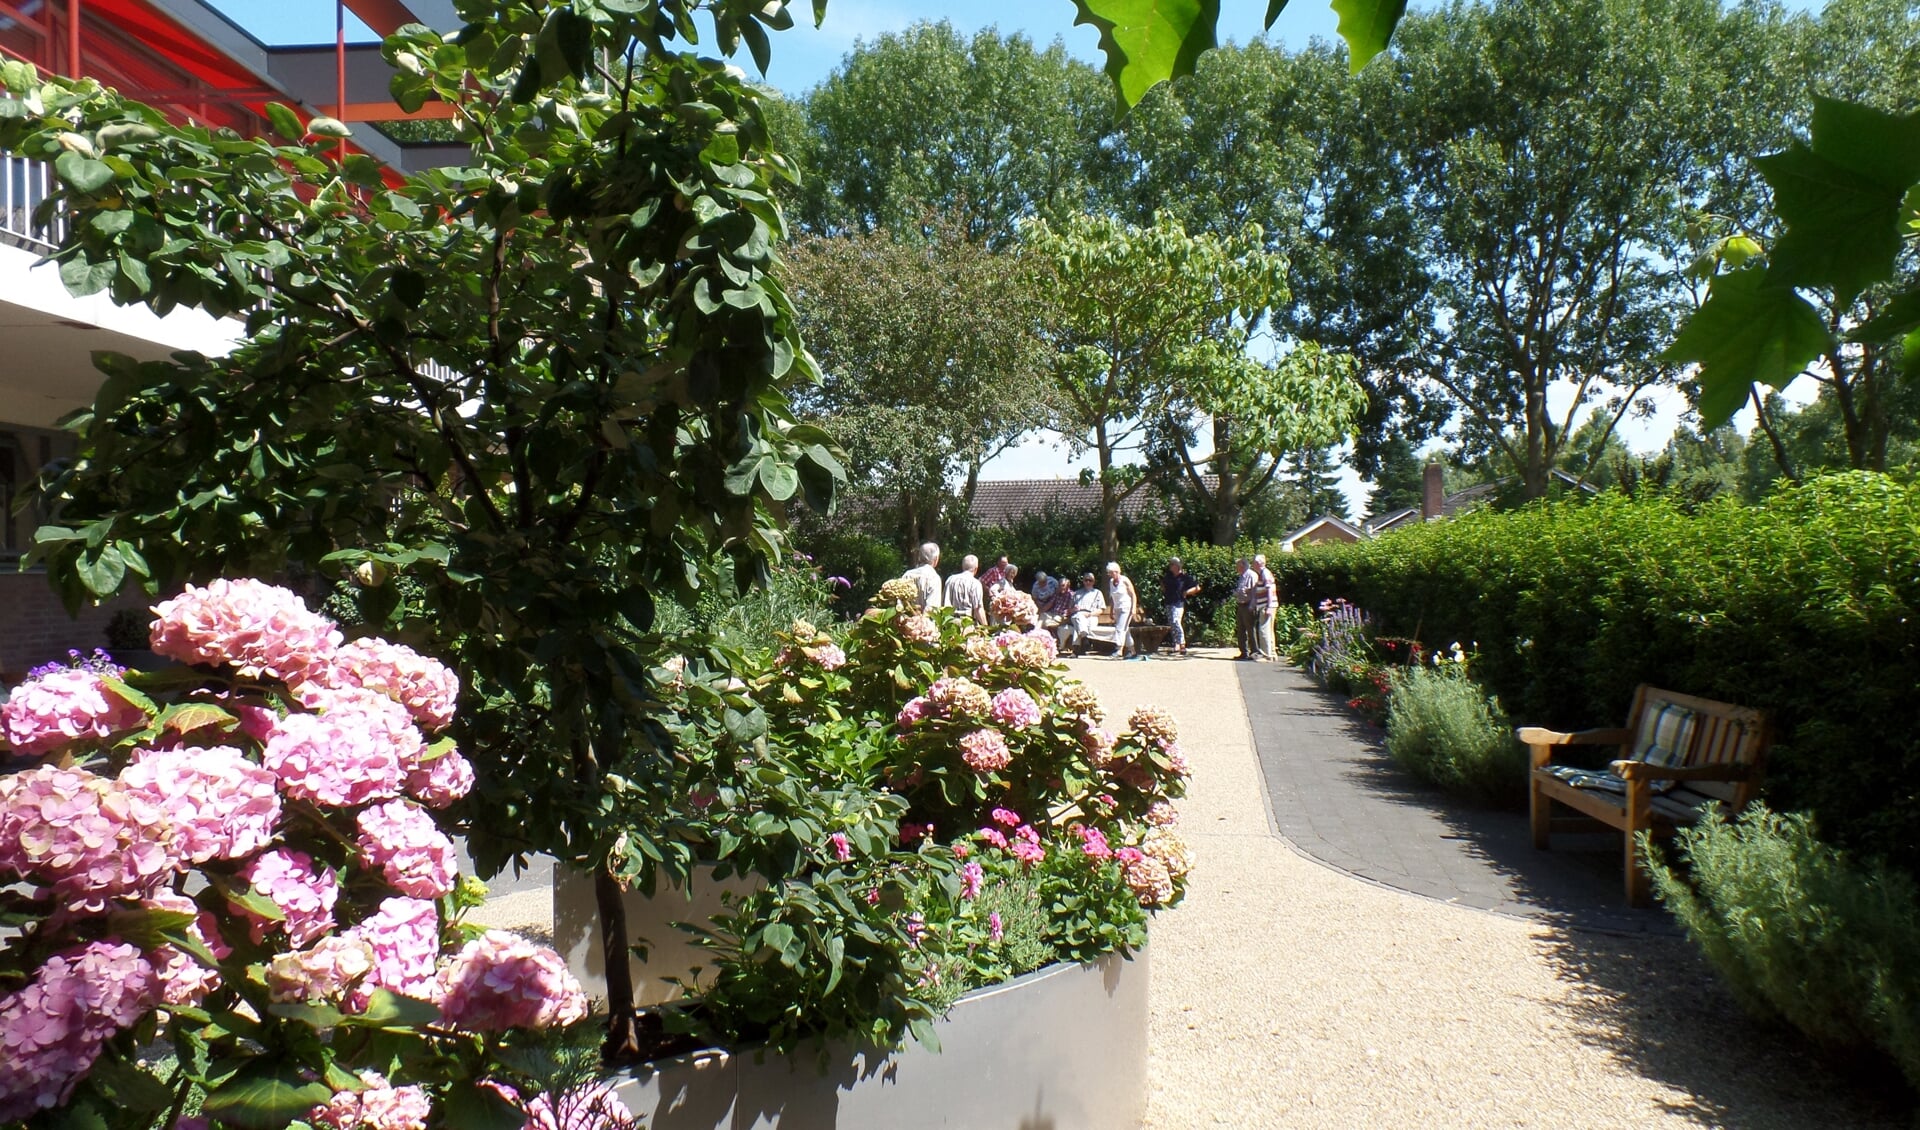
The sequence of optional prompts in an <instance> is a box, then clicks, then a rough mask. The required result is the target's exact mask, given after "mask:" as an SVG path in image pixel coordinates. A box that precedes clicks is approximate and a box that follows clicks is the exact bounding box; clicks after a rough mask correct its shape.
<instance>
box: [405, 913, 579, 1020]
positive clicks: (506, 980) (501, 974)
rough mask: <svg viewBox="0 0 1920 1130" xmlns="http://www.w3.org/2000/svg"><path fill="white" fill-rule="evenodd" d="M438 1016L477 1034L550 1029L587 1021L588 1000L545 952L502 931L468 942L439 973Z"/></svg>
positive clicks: (557, 957)
mask: <svg viewBox="0 0 1920 1130" xmlns="http://www.w3.org/2000/svg"><path fill="white" fill-rule="evenodd" d="M440 990H441V999H440V1014H441V1017H442V1018H443V1019H444V1020H445V1021H446V1022H447V1023H448V1024H450V1025H452V1026H453V1027H456V1028H465V1029H468V1030H469V1031H475V1032H499V1031H504V1030H506V1029H508V1028H551V1027H554V1026H556V1025H567V1024H573V1023H575V1022H577V1021H579V1020H582V1019H584V1018H585V1017H586V1015H587V996H586V994H585V993H584V992H582V991H581V990H580V982H578V981H576V980H575V979H574V977H573V974H572V973H569V972H568V971H567V963H566V961H565V960H564V959H563V958H561V956H560V955H559V954H558V953H555V952H554V951H553V950H552V949H550V948H549V947H547V946H541V945H535V944H534V943H532V942H529V941H526V940H525V939H523V938H518V937H515V936H514V935H512V934H508V933H505V932H504V931H500V930H489V931H487V932H486V933H484V934H482V935H480V936H479V937H478V938H475V939H474V940H473V941H471V942H468V943H467V945H466V948H464V949H462V950H461V951H460V954H459V956H457V957H455V958H454V959H453V960H452V961H451V962H449V963H448V964H447V965H446V967H445V968H443V969H441V971H440Z"/></svg>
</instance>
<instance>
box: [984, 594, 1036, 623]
mask: <svg viewBox="0 0 1920 1130" xmlns="http://www.w3.org/2000/svg"><path fill="white" fill-rule="evenodd" d="M987 610H988V611H989V612H991V613H992V614H993V618H994V620H995V622H997V623H1001V624H1015V625H1018V626H1019V627H1021V628H1034V627H1038V626H1039V624H1040V606H1039V605H1038V604H1035V603H1034V602H1033V598H1032V597H1031V596H1028V595H1027V594H1026V593H1023V592H1021V591H1020V590H1019V589H1016V588H1004V589H1001V590H1000V592H999V593H998V594H996V595H995V596H994V598H993V600H992V601H991V602H990V603H989V604H988V605H987Z"/></svg>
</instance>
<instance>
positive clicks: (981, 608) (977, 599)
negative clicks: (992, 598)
mask: <svg viewBox="0 0 1920 1130" xmlns="http://www.w3.org/2000/svg"><path fill="white" fill-rule="evenodd" d="M979 572H980V559H979V558H978V557H975V556H974V555H973V554H971V553H969V554H967V555H966V556H965V557H962V558H961V559H960V571H959V572H958V573H955V574H954V575H953V576H951V577H948V578H947V607H948V608H951V609H953V610H954V611H955V612H958V613H959V614H960V615H962V616H965V617H967V618H968V619H969V620H972V621H973V622H974V623H976V624H980V625H982V626H984V625H985V624H986V622H987V599H986V594H985V593H983V592H982V591H981V588H980V578H979V576H978V575H977V574H978V573H979Z"/></svg>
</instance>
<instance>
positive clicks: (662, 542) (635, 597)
mask: <svg viewBox="0 0 1920 1130" xmlns="http://www.w3.org/2000/svg"><path fill="white" fill-rule="evenodd" d="M458 8H459V11H460V12H461V14H462V15H463V16H464V17H465V18H466V19H468V20H469V21H471V22H470V23H469V25H468V26H467V27H466V28H465V29H464V30H462V31H461V32H460V33H459V34H457V35H454V36H450V37H447V36H442V35H440V34H439V33H437V32H434V31H431V30H429V29H427V28H424V27H420V26H418V25H410V26H408V27H406V28H403V29H401V31H400V32H399V33H398V34H396V35H395V36H393V37H391V38H389V40H388V41H387V43H386V45H385V48H384V51H385V55H386V57H387V59H388V60H389V61H390V62H391V63H392V64H393V65H394V68H395V76H394V79H393V84H392V85H393V93H394V97H395V98H396V100H397V101H398V102H399V103H400V104H401V105H402V106H405V107H408V108H414V107H418V106H419V105H421V104H423V103H424V102H426V101H427V100H430V99H434V100H439V101H443V102H446V103H449V104H451V105H452V106H453V108H454V110H455V118H454V122H455V126H456V128H457V129H458V131H459V134H460V136H461V137H462V138H463V139H465V140H466V141H468V142H469V143H470V144H471V147H472V153H471V157H470V159H469V161H468V163H467V164H466V165H465V166H464V167H459V168H449V169H438V170H433V171H430V172H426V173H420V174H416V175H412V176H409V177H406V178H399V177H396V176H395V175H393V174H392V173H391V172H390V171H388V170H384V169H382V168H380V167H379V166H378V165H377V164H376V163H375V162H374V161H372V160H370V159H369V158H367V157H365V156H364V155H360V154H356V153H352V152H349V151H348V150H347V149H346V147H345V145H344V144H343V143H341V142H340V141H339V140H337V139H339V138H341V137H342V136H344V135H345V134H346V133H347V128H346V127H345V126H344V125H342V124H341V123H339V122H335V121H331V120H328V119H313V120H311V121H302V120H301V119H300V117H299V116H298V115H296V114H295V113H294V112H293V111H291V110H289V109H287V108H286V107H284V106H277V105H275V106H269V107H268V115H269V117H270V118H271V119H272V122H273V125H274V127H275V130H276V132H277V133H278V134H279V135H280V136H279V137H277V138H274V137H260V138H241V137H238V136H236V135H234V134H232V133H230V132H225V131H210V130H206V129H202V128H198V127H193V126H184V127H183V126H176V125H174V124H172V123H170V122H168V121H167V120H165V119H164V118H163V117H162V116H161V115H160V114H158V113H157V112H155V111H153V110H152V109H150V108H147V107H145V106H141V105H139V104H136V103H132V102H128V101H126V100H124V99H122V98H120V97H118V96H117V95H115V94H114V93H112V92H111V91H108V90H105V89H102V88H101V87H100V86H99V85H98V84H97V83H95V82H93V81H91V80H69V79H61V78H43V77H42V76H40V75H38V74H37V73H36V72H35V71H34V70H33V68H32V67H31V66H28V65H27V64H24V63H20V62H16V61H7V62H5V63H4V64H0V81H3V82H4V87H5V90H4V96H0V148H3V149H6V150H8V151H12V152H17V153H21V154H25V155H27V156H29V157H34V158H39V159H44V160H47V161H50V162H51V163H52V166H53V170H54V173H55V175H56V177H57V183H58V190H57V191H56V192H55V193H54V194H53V195H52V196H51V197H50V198H49V200H48V201H47V203H46V205H45V212H43V214H42V219H45V218H46V214H48V213H52V212H55V211H57V212H59V213H61V214H62V215H63V216H64V218H65V219H66V221H67V222H66V223H65V224H64V225H63V226H62V227H61V228H60V229H59V231H60V232H61V233H62V235H61V239H62V243H61V245H60V247H59V249H58V250H57V251H56V252H54V254H53V255H52V258H53V259H54V260H56V261H57V262H58V263H59V271H60V277H61V279H62V280H63V281H64V282H65V283H66V285H67V286H68V288H69V289H71V290H72V291H74V292H75V293H77V294H92V293H96V292H102V291H104V292H106V293H108V294H109V295H110V296H111V297H112V298H113V299H114V300H115V301H117V302H121V303H129V304H132V303H139V304H144V305H146V306H148V307H150V308H152V309H153V310H154V311H156V312H158V313H162V314H164V313H166V312H167V311H169V310H171V309H173V308H174V307H177V306H195V307H199V308H200V309H203V310H205V311H207V312H208V313H211V314H213V315H216V316H227V315H238V316H243V317H244V318H245V319H246V324H247V330H248V335H249V336H248V339H247V340H246V341H245V342H244V343H243V344H242V345H241V346H240V347H239V348H238V349H236V350H235V351H234V352H233V353H232V354H231V355H230V356H227V357H224V358H217V359H216V358H207V357H201V356H198V355H191V354H176V355H175V356H174V357H173V358H171V359H169V360H166V361H157V362H145V363H135V362H134V361H132V360H130V359H128V358H125V357H115V356H111V355H103V356H101V358H100V359H99V363H100V365H101V367H102V368H103V369H104V370H105V371H106V373H107V374H108V379H107V382H106V384H105V386H104V387H103V388H102V389H101V392H100V394H99V397H98V399H97V401H96V403H95V404H94V405H93V407H92V408H91V409H90V410H88V411H86V412H83V413H81V414H79V415H78V416H77V417H76V418H75V419H74V420H73V421H71V427H72V429H73V430H74V431H75V432H76V433H77V435H78V436H79V439H80V451H79V455H78V457H77V458H76V459H75V460H74V461H73V462H72V463H71V465H70V466H69V467H68V468H67V469H66V470H64V471H62V472H60V473H59V474H57V475H56V476H55V477H54V478H53V479H51V480H50V481H48V482H47V483H45V484H44V488H45V489H44V494H45V499H44V500H45V503H46V504H47V506H48V507H49V509H50V512H52V513H54V514H56V515H58V518H57V520H56V521H55V522H53V523H50V524H49V525H46V526H43V527H42V528H41V529H40V531H39V533H38V543H37V545H36V547H35V552H36V554H37V555H38V556H39V557H40V558H42V559H44V560H45V561H46V562H47V564H48V567H49V575H50V576H51V577H52V578H53V579H54V581H55V582H56V584H58V585H59V586H60V587H61V589H62V591H63V593H64V594H65V595H66V597H67V599H68V601H69V603H70V604H77V603H79V602H81V601H83V600H86V599H89V598H97V597H104V596H107V595H109V594H112V593H114V592H117V591H119V590H120V589H121V588H123V587H126V586H131V585H140V586H144V587H145V588H146V589H147V590H148V591H150V592H157V591H159V590H160V589H161V588H162V587H171V586H175V585H177V584H179V583H182V582H184V581H193V580H206V579H209V578H212V577H215V576H220V575H226V574H231V573H237V572H248V573H256V574H260V573H274V572H278V571H279V570H281V569H283V568H285V567H286V565H287V563H289V562H293V563H296V564H298V565H301V566H305V567H307V568H308V569H310V570H312V571H316V572H318V571H333V572H336V573H339V572H350V574H351V575H353V576H355V577H357V578H358V579H359V580H360V581H361V582H362V583H363V584H364V586H365V588H364V589H363V592H362V594H361V595H362V599H361V601H360V603H361V606H362V607H363V609H365V611H366V613H367V615H368V617H369V620H370V624H369V626H370V627H375V628H382V629H391V630H394V631H397V632H399V633H400V634H402V635H403V636H404V637H405V638H407V639H410V640H413V641H415V642H418V643H422V644H423V645H425V646H428V647H429V648H430V649H431V650H433V651H434V652H436V653H437V654H441V655H445V656H447V657H448V658H449V659H450V660H452V661H453V662H454V664H455V666H457V667H458V669H459V670H460V671H461V673H462V675H463V677H464V678H465V679H466V680H467V686H466V691H465V702H464V709H463V711H462V713H461V716H460V718H459V719H458V720H457V721H456V723H455V730H456V732H457V734H458V736H459V739H460V742H461V745H462V748H463V749H464V750H465V751H466V752H467V754H468V756H470V757H472V758H473V761H474V766H475V770H476V773H477V777H478V786H477V787H476V789H475V790H474V792H473V794H472V795H471V796H470V797H468V798H467V800H466V801H465V802H464V811H465V814H466V815H468V816H469V817H470V818H471V825H470V826H471V830H472V839H471V846H472V850H473V852H474V857H475V859H476V861H477V862H478V863H479V865H480V867H481V868H482V869H483V870H484V871H486V872H488V873H492V872H494V871H497V870H498V869H500V868H502V867H504V866H506V865H507V864H508V863H509V862H510V861H512V860H514V859H515V858H516V857H521V856H523V855H524V853H527V852H532V851H547V852H552V853H554V854H555V855H558V856H559V857H560V858H562V859H564V860H567V861H569V862H571V863H573V864H575V865H577V866H580V867H582V868H585V869H587V870H590V871H594V872H597V873H598V874H599V876H600V880H599V882H600V886H601V892H602V908H603V912H604V913H605V914H606V915H607V918H608V921H607V938H608V945H609V946H610V947H612V949H613V950H614V952H616V953H617V952H619V951H620V950H621V949H622V948H623V947H624V942H623V941H621V940H620V939H622V938H623V937H624V935H625V930H624V928H622V926H621V925H620V923H619V921H618V919H619V914H620V902H619V898H618V895H619V888H620V887H621V885H622V884H624V883H627V882H630V881H639V882H642V883H647V884H650V883H651V882H652V878H653V874H654V872H655V871H656V870H657V869H660V868H666V869H667V870H669V871H670V872H674V871H677V872H684V871H685V869H686V868H688V867H690V866H691V865H692V861H693V851H692V849H691V847H689V846H688V845H687V844H686V843H685V842H684V839H683V837H682V836H681V835H680V834H679V831H678V829H679V825H680V820H679V817H680V816H681V815H682V814H681V813H679V812H678V811H677V809H676V806H675V803H674V800H673V798H672V794H670V793H669V792H667V791H666V790H665V789H664V788H663V787H661V786H662V785H663V784H664V782H666V781H668V780H670V779H671V777H672V770H671V768H670V766H671V764H672V762H671V757H670V755H669V749H668V747H669V744H670V743H669V741H668V738H667V733H666V731H665V729H664V728H663V727H662V725H661V724H660V723H659V721H658V720H657V719H656V717H655V714H656V712H657V710H658V703H657V702H656V701H655V699H654V696H653V693H652V690H651V688H650V686H649V678H648V671H649V669H650V668H651V667H652V666H653V664H654V663H655V662H657V661H658V659H659V658H660V657H661V655H662V647H663V644H662V641H661V639H660V638H659V637H658V636H657V635H656V634H654V633H653V632H652V630H651V629H652V624H653V613H654V606H655V601H656V599H657V598H658V597H659V596H660V595H662V594H669V593H671V594H677V595H678V596H680V597H681V598H683V599H690V598H691V596H692V594H693V592H694V590H696V589H698V588H700V587H701V586H703V585H706V584H708V583H709V582H710V581H711V580H712V578H713V577H714V575H715V569H716V567H717V566H722V565H725V566H730V567H731V568H732V569H733V570H734V572H735V573H736V575H737V576H738V577H739V578H741V579H742V580H744V581H749V582H750V581H751V580H752V579H753V578H754V577H756V576H759V575H763V574H764V570H765V567H766V563H767V562H768V561H769V560H770V559H773V558H775V557H776V556H777V554H778V553H779V552H780V550H781V537H780V534H779V532H778V527H779V522H780V518H781V510H782V509H783V507H784V505H785V503H786V502H787V501H788V500H789V499H791V498H792V497H793V496H794V495H795V494H797V493H801V492H803V491H804V492H805V493H806V494H807V495H808V497H809V499H810V500H811V501H812V502H814V503H816V504H818V505H820V506H823V507H824V506H826V505H827V504H828V503H829V502H830V501H831V496H832V494H833V490H834V486H835V482H836V480H837V479H838V478H839V477H840V474H841V472H840V468H839V463H838V460H837V458H836V456H835V455H834V452H833V450H832V447H831V444H830V443H829V441H828V439H827V437H826V436H825V435H824V434H823V433H821V432H820V431H819V430H818V429H815V428H809V427H805V426H800V425H796V424H795V423H794V421H793V419H792V417H791V415H790V413H789V412H788V410H787V405H786V400H785V398H784V396H783V394H782V392H781V391H780V390H781V387H782V386H783V385H784V384H787V383H791V382H796V381H809V380H813V379H814V378H815V374H814V370H813V365H812V362H811V361H810V360H809V359H808V357H807V354H806V352H805V350H804V348H803V347H802V345H801V342H800V340H799V337H798V334H797V331H796V329H795V320H794V317H793V312H792V310H791V308H790V306H789V304H788V302H787V299H786V297H785V295H784V294H783V292H782V290H781V287H780V285H779V283H778V282H777V281H776V280H775V279H774V277H773V275H772V273H771V272H772V268H773V266H774V246H775V244H776V242H777V241H778V240H779V239H780V238H781V236H782V235H783V232H784V224H783V221H782V219H781V216H780V213H779V210H778V208H777V207H776V205H775V204H774V202H773V197H772V195H771V190H772V182H773V181H774V180H776V179H779V178H782V177H786V176H789V175H790V173H791V168H790V166H789V165H788V163H787V162H786V161H785V159H784V158H782V157H781V156H780V154H779V153H778V152H776V151H775V149H774V148H773V146H772V144H771V141H770V139H769V137H768V133H767V129H766V125H765V123H764V121H763V119H762V116H761V112H760V106H759V103H758V101H757V95H756V94H755V91H754V88H753V87H751V86H750V85H749V84H748V83H747V82H746V80H745V78H744V76H743V75H742V74H741V73H740V72H739V71H738V70H737V69H734V68H731V67H727V66H724V65H722V64H721V63H718V62H715V61H713V60H703V59H699V58H696V57H694V56H693V55H691V54H683V53H681V52H679V51H678V47H679V46H680V42H679V37H680V36H682V35H686V36H688V37H691V35H692V32H693V29H694V23H693V19H694V15H695V13H696V11H701V12H705V13H706V14H707V15H708V16H710V17H711V19H712V20H713V22H714V28H715V31H716V32H717V38H718V40H719V42H720V44H721V46H722V47H723V49H725V50H727V51H729V52H730V51H732V50H733V49H734V48H735V47H736V46H737V45H738V44H739V43H740V42H742V41H744V42H746V43H747V44H748V46H749V48H750V49H751V50H752V52H753V54H754V56H755V57H756V58H757V59H758V60H759V61H760V62H761V63H762V65H763V66H764V64H765V59H766V47H767V44H766V30H765V29H766V28H767V27H775V28H778V27H784V26H786V25H787V24H789V23H791V16H790V15H789V14H788V13H787V12H786V6H785V4H784V3H783V2H781V0H775V2H774V3H771V4H768V3H763V2H761V0H718V2H704V0H703V2H700V3H695V2H694V0H665V2H664V3H662V4H645V5H642V4H634V3H597V4H584V3H583V4H580V5H577V6H570V5H548V4H545V3H539V2H535V0H461V3H460V4H459V5H458ZM396 573H403V574H404V575H405V579H406V581H407V582H408V586H409V591H410V592H412V593H413V594H414V596H413V598H411V599H407V600H402V599H401V598H400V595H399V594H400V591H401V590H400V586H399V585H397V584H396V583H395V582H394V575H395V574H396ZM750 705H751V704H748V703H744V702H741V703H736V704H735V706H736V708H737V709H735V715H736V717H737V718H738V719H750V718H752V717H754V715H753V713H752V711H751V709H750ZM610 964H611V965H613V966H614V967H615V968H617V969H623V968H624V963H618V962H615V963H610ZM609 992H610V995H611V996H612V1002H611V1004H612V1011H613V1017H614V1023H613V1032H612V1038H611V1042H610V1047H611V1049H612V1050H614V1051H616V1052H618V1051H622V1050H631V1049H632V1048H633V1047H634V1046H635V1041H634V1039H633V1033H632V1032H631V1030H630V1021H631V1008H630V1003H629V995H630V994H629V993H628V987H627V986H625V985H624V984H622V983H620V982H619V980H618V978H617V977H616V979H615V981H614V982H613V983H612V984H610V986H609Z"/></svg>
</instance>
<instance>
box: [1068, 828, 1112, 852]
mask: <svg viewBox="0 0 1920 1130" xmlns="http://www.w3.org/2000/svg"><path fill="white" fill-rule="evenodd" d="M1073 834H1074V835H1076V836H1079V837H1080V850H1081V851H1083V852H1085V853H1086V854H1087V855H1089V856H1091V857H1093V858H1094V859H1111V858H1113V849H1112V848H1111V847H1109V846H1108V845H1107V834H1106V833H1105V832H1102V831H1101V830H1100V829H1098V828H1095V827H1093V826H1092V825H1089V824H1075V825H1074V826H1073Z"/></svg>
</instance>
